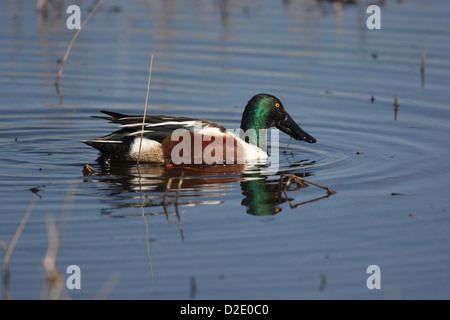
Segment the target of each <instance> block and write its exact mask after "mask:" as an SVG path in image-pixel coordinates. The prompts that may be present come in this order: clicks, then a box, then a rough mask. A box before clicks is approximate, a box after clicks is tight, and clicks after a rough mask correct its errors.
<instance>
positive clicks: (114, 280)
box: [94, 272, 120, 300]
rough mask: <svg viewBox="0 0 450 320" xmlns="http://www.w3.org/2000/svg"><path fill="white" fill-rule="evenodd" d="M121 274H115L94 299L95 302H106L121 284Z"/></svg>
mask: <svg viewBox="0 0 450 320" xmlns="http://www.w3.org/2000/svg"><path fill="white" fill-rule="evenodd" d="M119 278H120V276H119V273H117V272H113V273H111V275H110V276H109V278H108V280H106V282H105V283H104V284H103V286H102V287H101V288H100V290H99V291H98V292H97V294H96V295H95V297H94V300H105V299H106V297H107V296H108V295H109V294H110V293H111V292H112V290H113V289H114V287H115V286H116V284H117V283H118V282H119Z"/></svg>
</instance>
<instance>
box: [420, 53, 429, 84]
mask: <svg viewBox="0 0 450 320" xmlns="http://www.w3.org/2000/svg"><path fill="white" fill-rule="evenodd" d="M426 54H427V51H426V50H425V49H423V50H422V59H421V61H420V79H421V85H422V89H423V88H425V57H426Z"/></svg>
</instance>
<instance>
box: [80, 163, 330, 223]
mask: <svg viewBox="0 0 450 320" xmlns="http://www.w3.org/2000/svg"><path fill="white" fill-rule="evenodd" d="M97 170H98V171H99V172H98V173H95V174H93V175H91V176H89V177H86V179H85V181H93V180H97V181H99V182H101V183H104V184H106V185H107V186H108V188H107V189H106V193H107V196H108V197H106V198H105V201H106V202H107V203H108V208H105V209H103V210H102V213H103V214H109V215H112V216H115V217H124V216H127V217H129V216H132V215H141V213H139V212H138V211H134V212H133V213H131V214H130V213H128V212H125V211H124V209H126V208H137V207H145V208H149V207H150V208H153V209H154V210H152V212H146V213H145V214H146V215H159V214H165V215H166V216H167V217H168V215H169V214H171V213H175V214H177V215H178V214H179V210H178V209H179V208H180V207H188V206H189V207H192V206H200V205H216V204H220V203H222V202H224V201H226V200H227V195H229V194H230V192H231V191H232V190H233V188H235V186H236V185H240V188H241V192H242V195H243V199H242V201H241V204H242V205H243V206H245V207H246V212H247V213H248V214H251V215H258V216H262V215H275V214H278V213H279V212H281V210H282V208H281V205H282V204H283V203H285V202H288V204H289V206H290V207H291V208H293V209H294V208H298V207H299V206H301V205H303V204H307V203H310V202H314V201H318V200H320V199H323V198H326V197H328V196H329V194H328V195H325V196H323V193H321V196H319V197H318V196H317V193H314V194H313V196H312V198H309V199H306V200H304V201H301V202H300V203H297V204H295V205H293V204H292V203H293V202H294V201H295V199H293V198H290V197H288V193H289V195H291V196H294V192H293V191H295V195H300V196H302V197H304V196H303V194H302V193H299V191H300V189H303V188H305V187H308V185H306V184H299V183H297V184H296V187H294V188H293V187H292V185H291V186H290V187H289V188H288V186H287V185H286V180H287V179H286V177H284V176H283V175H281V176H280V175H277V176H267V175H262V174H261V173H260V172H259V171H252V170H248V168H246V167H245V165H226V166H224V165H204V166H198V165H197V166H195V167H185V166H173V167H169V168H168V167H165V166H159V165H150V164H141V165H139V166H136V165H131V164H128V165H126V166H122V165H117V164H113V165H111V164H105V163H101V164H100V166H99V168H98V169H97ZM297 175H299V174H297ZM309 175H310V174H309V173H303V174H302V175H301V176H302V177H307V176H309ZM308 196H310V197H311V194H308ZM205 198H209V199H208V200H205ZM211 198H213V200H212V199H211ZM221 198H223V200H222V199H221ZM170 210H172V211H170Z"/></svg>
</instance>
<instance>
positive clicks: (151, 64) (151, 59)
mask: <svg viewBox="0 0 450 320" xmlns="http://www.w3.org/2000/svg"><path fill="white" fill-rule="evenodd" d="M152 66H153V55H152V56H151V58H150V68H149V70H148V82H147V96H146V97H145V107H144V117H143V118H142V130H141V140H140V141H139V151H138V157H137V165H139V160H140V158H141V147H142V138H143V137H144V127H145V116H146V115H147V103H148V93H149V91H150V78H151V76H152Z"/></svg>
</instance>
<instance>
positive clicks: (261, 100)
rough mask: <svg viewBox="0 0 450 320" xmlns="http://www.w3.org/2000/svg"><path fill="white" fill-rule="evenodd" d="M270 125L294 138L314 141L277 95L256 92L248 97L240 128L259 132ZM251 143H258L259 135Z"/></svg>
mask: <svg viewBox="0 0 450 320" xmlns="http://www.w3.org/2000/svg"><path fill="white" fill-rule="evenodd" d="M271 127H277V128H278V129H280V130H281V131H283V132H284V133H287V134H288V135H290V136H291V137H292V138H294V139H296V140H303V141H306V142H309V143H314V142H316V139H314V138H313V137H312V136H310V135H309V134H308V133H306V132H305V131H304V130H303V129H302V128H300V127H299V126H298V125H297V123H296V122H295V121H294V120H293V119H292V118H291V116H290V115H289V113H287V112H286V110H285V109H284V106H283V104H282V103H281V101H280V100H279V99H278V98H277V97H275V96H273V95H270V94H266V93H260V94H257V95H255V96H254V97H253V98H251V99H250V101H249V102H248V103H247V106H246V107H245V110H244V113H243V115H242V121H241V129H242V130H243V131H247V130H248V129H254V130H255V131H256V132H259V129H268V128H271ZM253 143H256V144H258V145H259V135H258V136H257V141H253Z"/></svg>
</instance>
